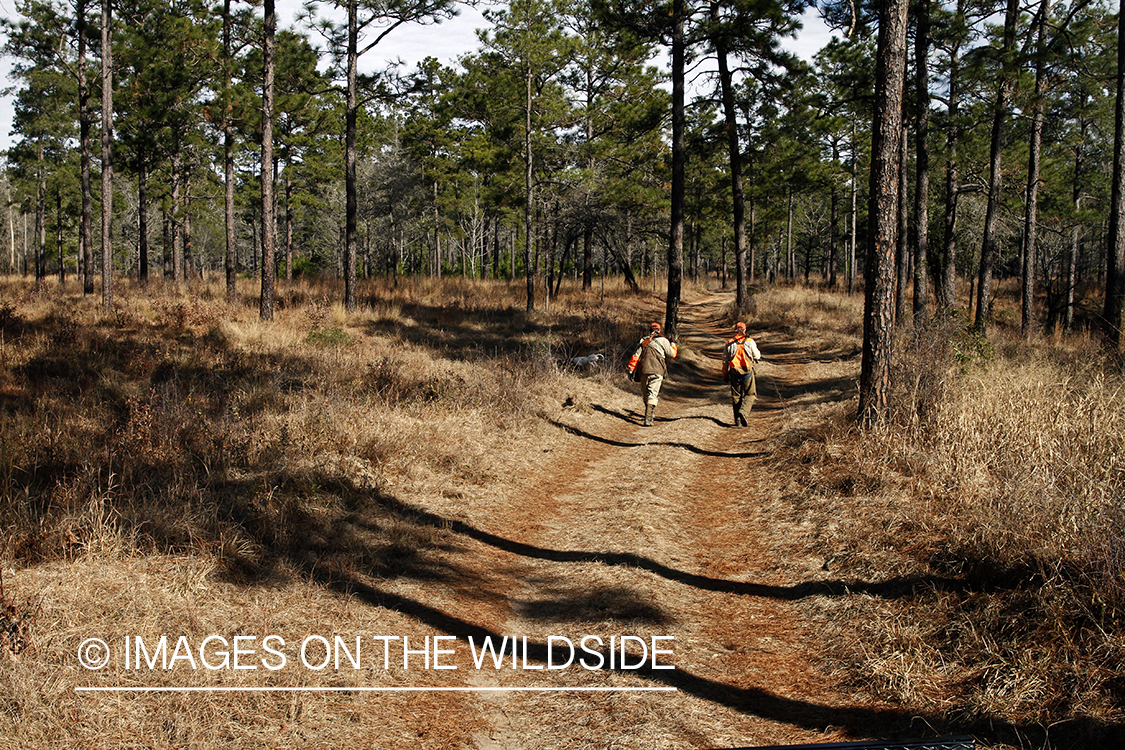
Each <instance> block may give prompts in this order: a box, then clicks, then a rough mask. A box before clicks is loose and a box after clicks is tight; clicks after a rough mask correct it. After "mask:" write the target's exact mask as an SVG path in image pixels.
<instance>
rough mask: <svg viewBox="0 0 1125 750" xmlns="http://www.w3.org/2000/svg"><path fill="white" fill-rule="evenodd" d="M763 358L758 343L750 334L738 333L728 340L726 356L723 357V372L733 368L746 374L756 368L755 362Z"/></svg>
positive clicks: (725, 372)
mask: <svg viewBox="0 0 1125 750" xmlns="http://www.w3.org/2000/svg"><path fill="white" fill-rule="evenodd" d="M761 358H762V353H761V352H760V351H758V345H757V344H755V343H754V339H752V338H750V337H749V336H742V335H738V336H735V337H734V338H733V339H728V340H727V346H726V356H725V357H723V374H724V375H726V374H727V373H728V372H730V371H731V370H734V371H735V372H737V373H739V374H741V375H745V374H747V373H748V372H750V371H751V370H753V369H754V363H755V362H757V361H758V360H759V359H761Z"/></svg>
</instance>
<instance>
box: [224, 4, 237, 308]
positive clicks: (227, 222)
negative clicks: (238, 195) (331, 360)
mask: <svg viewBox="0 0 1125 750" xmlns="http://www.w3.org/2000/svg"><path fill="white" fill-rule="evenodd" d="M230 4H231V0H223V95H224V102H223V226H224V227H225V236H226V248H225V249H226V253H225V256H224V266H225V269H224V270H225V271H226V277H227V299H228V300H231V301H233V300H234V299H235V298H236V297H237V296H238V286H237V281H238V245H237V240H236V238H235V233H234V229H235V226H234V221H235V219H234V105H233V102H232V101H231V97H232V93H231V70H230V68H231V64H232V56H233V50H232V49H231V23H232V21H231V17H230Z"/></svg>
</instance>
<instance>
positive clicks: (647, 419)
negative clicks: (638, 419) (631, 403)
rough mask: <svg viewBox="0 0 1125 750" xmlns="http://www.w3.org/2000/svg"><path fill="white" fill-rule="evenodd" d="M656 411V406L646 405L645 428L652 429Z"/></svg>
mask: <svg viewBox="0 0 1125 750" xmlns="http://www.w3.org/2000/svg"><path fill="white" fill-rule="evenodd" d="M655 411H656V405H655V404H645V427H652V414H653V412H655Z"/></svg>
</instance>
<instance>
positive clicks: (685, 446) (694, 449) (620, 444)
mask: <svg viewBox="0 0 1125 750" xmlns="http://www.w3.org/2000/svg"><path fill="white" fill-rule="evenodd" d="M658 421H660V420H659V418H658ZM665 421H674V420H665ZM547 422H548V423H549V424H552V425H554V426H555V427H558V428H559V429H560V430H564V431H566V432H569V433H570V434H572V435H577V436H578V437H582V438H586V439H587V440H593V441H595V442H598V443H602V444H604V445H612V446H615V447H617V448H649V447H652V446H664V447H668V448H680V449H682V450H685V451H688V452H690V453H696V454H699V455H701V456H710V457H711V458H758V457H760V456H766V455H769V454H768V453H766V452H764V451H758V452H755V453H724V452H720V451H709V450H706V449H704V448H700V447H699V446H695V445H692V444H691V443H681V442H673V441H667V442H660V441H645V442H642V443H628V442H625V441H624V440H615V439H613V438H608V437H603V436H601V435H595V434H593V433H590V432H586V431H585V430H581V429H579V428H577V427H572V426H570V425H566V424H563V423H562V422H559V421H557V420H554V419H548V420H547ZM656 434H657V433H654V436H655V435H656Z"/></svg>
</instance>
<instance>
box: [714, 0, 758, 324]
mask: <svg viewBox="0 0 1125 750" xmlns="http://www.w3.org/2000/svg"><path fill="white" fill-rule="evenodd" d="M711 19H712V21H714V22H715V23H716V24H717V23H718V20H719V3H718V2H717V0H712V2H711ZM715 54H716V56H717V57H718V61H719V85H720V87H721V90H722V97H723V127H724V129H725V130H726V136H727V157H728V161H729V162H730V191H731V204H732V206H731V207H732V210H733V214H734V215H733V224H734V275H735V281H734V301H735V307H736V308H737V309H738V311H739V312H745V311H746V310H747V309H748V308H749V305H750V294H749V290H748V288H747V286H748V284H747V276H746V197H745V195H744V194H743V190H742V148H741V146H740V145H739V142H738V119H737V114H736V110H735V106H734V78H733V76H732V75H731V71H730V63H729V61H728V59H727V57H728V54H729V53H728V49H727V39H726V36H725V35H724V34H723V32H722V31H720V32H718V33H717V34H716V36H715ZM724 286H725V284H724Z"/></svg>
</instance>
